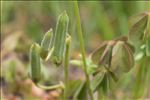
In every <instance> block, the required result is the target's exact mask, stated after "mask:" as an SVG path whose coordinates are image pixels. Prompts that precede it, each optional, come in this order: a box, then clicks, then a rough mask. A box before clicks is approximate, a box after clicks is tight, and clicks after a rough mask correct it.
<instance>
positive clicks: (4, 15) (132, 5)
mask: <svg viewBox="0 0 150 100" xmlns="http://www.w3.org/2000/svg"><path fill="white" fill-rule="evenodd" d="M79 7H80V8H79V9H80V15H81V22H82V28H83V33H84V42H85V46H86V53H87V56H88V55H89V54H90V53H91V52H92V51H93V50H94V49H95V48H96V47H98V46H99V45H100V44H101V43H102V42H103V41H104V40H110V39H114V38H116V37H119V36H124V35H128V32H129V19H130V17H131V16H135V15H137V14H139V13H142V12H145V11H150V1H80V2H79ZM64 10H66V11H67V13H68V16H69V18H70V23H69V33H70V34H71V35H72V38H73V39H72V46H71V49H72V50H71V58H72V59H78V58H79V53H80V51H79V43H78V38H77V35H76V28H75V25H76V21H75V20H74V19H75V18H76V16H74V7H73V3H72V2H71V1H70V2H65V1H63V2H62V1H51V2H48V1H37V2H35V1H2V2H1V33H0V34H1V72H2V74H1V76H0V78H1V84H0V86H1V88H2V90H3V91H2V99H3V100H41V99H42V100H56V99H57V97H58V96H59V92H60V91H44V90H42V89H39V88H37V87H36V86H34V85H33V83H32V81H31V80H30V79H29V78H28V66H29V49H30V45H31V44H32V43H33V42H37V43H40V42H41V39H42V37H43V35H44V34H45V33H46V32H47V31H48V30H49V29H50V28H53V30H54V31H55V26H56V21H57V18H58V16H59V14H60V13H61V12H63V11H64ZM43 66H51V64H50V63H49V62H46V63H44V64H43ZM60 70H61V68H59V69H58V68H54V69H51V70H46V69H45V71H47V73H48V75H47V76H49V77H51V82H52V84H53V83H55V82H56V83H57V82H58V80H57V79H60V80H62V77H60V76H62V75H60V73H58V72H59V71H60ZM70 71H72V73H71V75H70V78H71V79H84V74H83V72H82V70H81V69H78V68H76V67H72V68H71V70H70ZM62 74H63V73H62ZM49 77H48V78H49ZM57 77H59V78H57ZM53 80H54V81H55V82H53ZM149 87H150V86H149ZM149 89H150V88H149ZM147 92H148V91H147ZM147 92H146V93H145V96H146V97H147V98H148V97H150V95H148V93H147ZM149 92H150V91H149ZM117 94H118V95H119V96H122V97H125V98H128V97H129V95H127V94H126V93H124V92H117ZM116 98H117V96H116Z"/></svg>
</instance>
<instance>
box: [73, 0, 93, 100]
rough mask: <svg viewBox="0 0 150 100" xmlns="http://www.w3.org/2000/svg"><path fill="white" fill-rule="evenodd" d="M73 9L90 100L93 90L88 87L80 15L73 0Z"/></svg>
mask: <svg viewBox="0 0 150 100" xmlns="http://www.w3.org/2000/svg"><path fill="white" fill-rule="evenodd" d="M74 7H75V8H74V9H75V15H76V17H77V34H78V38H79V42H80V49H81V53H82V61H83V68H84V73H85V77H86V84H87V87H88V90H89V95H90V98H91V100H94V96H93V92H92V90H91V88H90V78H89V75H88V73H87V64H86V58H85V48H84V41H83V34H82V29H81V22H80V15H79V8H78V2H77V1H74Z"/></svg>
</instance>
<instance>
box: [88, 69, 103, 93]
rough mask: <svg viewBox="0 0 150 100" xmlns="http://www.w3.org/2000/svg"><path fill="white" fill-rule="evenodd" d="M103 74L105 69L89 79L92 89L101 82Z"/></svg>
mask: <svg viewBox="0 0 150 100" xmlns="http://www.w3.org/2000/svg"><path fill="white" fill-rule="evenodd" d="M104 75H105V71H104V70H102V71H100V72H99V73H98V74H96V75H95V76H94V78H93V80H92V81H91V89H92V90H93V91H96V90H97V88H98V86H99V85H100V83H101V82H102V80H103V78H104Z"/></svg>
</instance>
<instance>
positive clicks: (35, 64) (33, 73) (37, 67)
mask: <svg viewBox="0 0 150 100" xmlns="http://www.w3.org/2000/svg"><path fill="white" fill-rule="evenodd" d="M39 52H40V49H39V45H38V44H36V43H34V44H33V45H32V46H31V48H30V65H31V67H30V73H29V74H30V77H31V79H32V81H33V82H35V83H37V82H39V81H40V80H41V76H42V75H41V62H40V55H39Z"/></svg>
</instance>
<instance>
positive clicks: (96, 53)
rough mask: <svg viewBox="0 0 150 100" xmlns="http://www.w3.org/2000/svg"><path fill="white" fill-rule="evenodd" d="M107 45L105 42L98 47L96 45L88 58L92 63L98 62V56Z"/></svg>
mask: <svg viewBox="0 0 150 100" xmlns="http://www.w3.org/2000/svg"><path fill="white" fill-rule="evenodd" d="M106 46H107V42H104V43H103V44H102V45H101V46H100V47H98V48H97V49H96V50H95V51H94V52H92V54H91V55H90V58H91V60H92V62H93V63H95V64H98V63H99V60H100V57H101V55H102V53H103V52H104V50H105V48H106Z"/></svg>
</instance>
